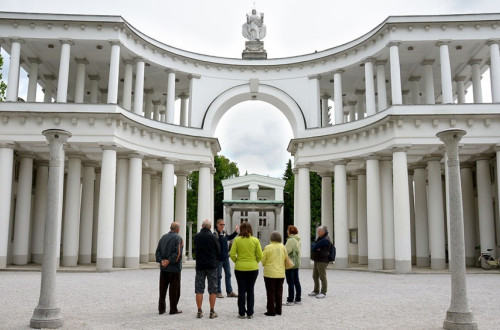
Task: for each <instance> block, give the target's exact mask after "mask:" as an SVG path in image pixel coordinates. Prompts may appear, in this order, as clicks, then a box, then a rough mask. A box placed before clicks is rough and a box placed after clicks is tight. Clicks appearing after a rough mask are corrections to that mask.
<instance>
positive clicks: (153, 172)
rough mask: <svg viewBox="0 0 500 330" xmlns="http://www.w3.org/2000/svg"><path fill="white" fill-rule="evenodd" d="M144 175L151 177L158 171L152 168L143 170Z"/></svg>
mask: <svg viewBox="0 0 500 330" xmlns="http://www.w3.org/2000/svg"><path fill="white" fill-rule="evenodd" d="M142 174H149V175H155V174H156V171H155V170H153V169H151V168H143V169H142Z"/></svg>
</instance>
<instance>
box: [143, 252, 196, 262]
mask: <svg viewBox="0 0 500 330" xmlns="http://www.w3.org/2000/svg"><path fill="white" fill-rule="evenodd" d="M186 259H187V256H186ZM149 261H151V262H155V261H156V256H155V255H154V254H153V253H150V254H149Z"/></svg>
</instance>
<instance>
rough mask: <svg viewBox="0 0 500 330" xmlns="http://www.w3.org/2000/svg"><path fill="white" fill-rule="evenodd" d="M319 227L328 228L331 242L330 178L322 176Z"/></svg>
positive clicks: (331, 201) (331, 205)
mask: <svg viewBox="0 0 500 330" xmlns="http://www.w3.org/2000/svg"><path fill="white" fill-rule="evenodd" d="M335 187H337V183H335ZM335 218H337V217H335ZM321 225H322V226H327V227H328V233H329V235H330V239H332V242H333V199H332V177H331V176H323V177H322V178H321Z"/></svg>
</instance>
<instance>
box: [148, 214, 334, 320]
mask: <svg viewBox="0 0 500 330" xmlns="http://www.w3.org/2000/svg"><path fill="white" fill-rule="evenodd" d="M224 226H225V223H224V220H223V219H219V220H218V221H217V223H216V230H215V232H214V233H212V231H211V228H212V222H211V221H210V220H209V219H206V220H204V221H203V222H202V225H201V230H200V232H199V233H197V234H196V235H195V236H194V247H195V256H196V276H195V294H196V305H197V307H198V312H197V314H196V317H197V318H202V317H203V310H202V303H203V293H204V291H205V282H206V283H207V286H208V294H209V304H210V314H209V318H211V319H213V318H216V317H217V316H218V315H217V312H216V311H215V301H216V299H217V298H223V297H224V295H223V294H222V289H221V282H222V270H224V273H225V283H226V291H227V297H235V298H238V317H239V318H240V319H244V318H248V319H252V318H253V315H254V301H255V298H254V287H255V282H256V280H257V277H258V275H259V262H260V263H262V266H263V268H264V283H265V287H266V294H267V306H266V312H265V313H264V314H265V315H266V316H276V315H281V313H282V306H283V305H284V306H293V305H299V304H301V294H302V288H301V285H300V280H299V268H300V249H301V242H300V236H299V234H298V230H297V228H296V227H295V226H292V225H290V226H288V228H287V235H288V240H287V242H286V245H283V243H282V237H281V234H280V233H279V232H277V231H274V232H272V233H271V236H270V243H269V245H267V246H266V247H265V248H264V250H262V248H261V245H260V241H259V240H258V239H257V238H256V237H254V236H253V231H252V226H251V225H250V223H248V222H243V223H242V224H241V226H239V228H238V226H236V228H235V231H234V232H233V233H232V234H228V233H227V232H226V231H225V230H224ZM238 229H239V234H238ZM233 239H234V241H233V242H232V245H231V248H230V249H229V246H228V242H229V241H231V240H233ZM330 244H331V242H330V239H329V238H328V230H327V228H326V227H324V226H322V227H319V228H318V238H317V240H316V241H315V242H314V243H313V245H312V249H311V251H312V253H311V258H312V259H313V260H314V270H313V280H314V289H313V291H312V292H311V293H310V294H309V296H315V297H316V298H324V297H325V296H326V291H327V279H326V266H327V265H328V248H329V246H330ZM182 250H183V242H182V238H181V237H180V235H179V223H177V222H173V223H172V224H171V226H170V232H169V233H167V234H165V235H163V236H162V238H161V239H160V241H159V243H158V248H157V249H156V261H157V262H158V263H159V264H160V270H161V271H160V285H159V290H160V295H159V301H158V312H159V313H160V314H164V313H165V312H166V303H165V299H166V292H167V289H168V287H169V286H170V290H169V303H170V310H169V313H170V314H179V313H182V311H180V310H179V309H178V308H177V304H178V302H179V298H180V280H181V276H180V274H181V269H182ZM229 258H231V260H232V261H233V262H234V264H235V266H234V274H235V277H236V282H237V283H238V294H236V293H235V292H233V289H232V287H231V268H230V264H229ZM288 258H290V259H291V260H292V262H293V266H292V267H291V268H289V269H286V267H285V264H286V261H287V259H288ZM325 260H326V261H325ZM285 278H286V281H287V284H288V296H287V299H286V302H285V303H283V301H282V296H283V282H284V280H285ZM320 281H321V290H320V285H319V282H320Z"/></svg>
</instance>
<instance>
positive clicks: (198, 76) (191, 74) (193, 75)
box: [188, 73, 201, 80]
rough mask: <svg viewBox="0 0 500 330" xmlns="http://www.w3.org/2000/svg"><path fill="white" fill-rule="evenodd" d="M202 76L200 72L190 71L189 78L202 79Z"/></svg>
mask: <svg viewBox="0 0 500 330" xmlns="http://www.w3.org/2000/svg"><path fill="white" fill-rule="evenodd" d="M200 78H201V75H199V74H195V73H190V74H188V79H189V80H191V79H200Z"/></svg>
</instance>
